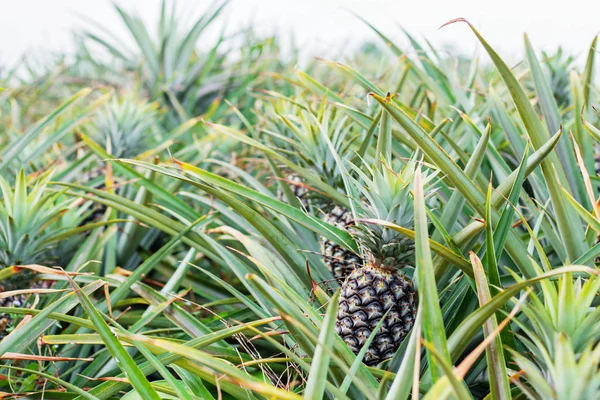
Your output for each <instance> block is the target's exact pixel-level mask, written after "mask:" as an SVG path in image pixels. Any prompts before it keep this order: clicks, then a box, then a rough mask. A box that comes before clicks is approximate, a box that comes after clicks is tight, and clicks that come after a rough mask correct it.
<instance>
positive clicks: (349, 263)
mask: <svg viewBox="0 0 600 400" xmlns="http://www.w3.org/2000/svg"><path fill="white" fill-rule="evenodd" d="M323 220H324V221H325V222H327V223H329V224H332V225H335V226H337V227H338V228H342V229H345V230H349V229H350V228H351V227H352V226H354V216H353V215H352V212H351V211H350V210H348V209H347V208H345V207H341V206H335V207H334V208H333V209H332V210H331V211H330V212H328V213H327V214H325V217H324V218H323ZM320 245H321V254H323V262H324V263H325V265H327V267H328V268H329V270H330V271H331V273H332V274H333V277H334V278H335V279H336V280H337V281H338V283H339V284H340V285H341V284H342V283H343V282H344V280H345V279H346V277H347V276H348V275H350V274H351V273H352V271H354V269H355V268H358V267H360V266H361V265H362V258H360V256H359V255H358V254H356V253H354V252H353V251H352V250H348V249H346V248H345V247H343V246H341V245H339V244H337V243H335V242H332V241H331V240H329V239H327V238H324V237H321V240H320Z"/></svg>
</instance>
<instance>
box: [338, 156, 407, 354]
mask: <svg viewBox="0 0 600 400" xmlns="http://www.w3.org/2000/svg"><path fill="white" fill-rule="evenodd" d="M366 169H367V170H368V172H367V173H364V172H362V171H360V170H358V169H357V168H356V170H357V173H358V175H359V177H360V179H361V180H362V183H361V184H358V182H356V183H357V184H358V185H357V186H358V187H359V188H360V191H361V195H362V196H363V197H364V198H365V201H364V203H363V204H360V205H359V206H358V207H356V216H357V217H358V218H357V220H358V221H359V222H358V223H357V224H356V226H355V227H353V228H352V231H353V233H354V235H355V236H356V238H357V239H358V240H359V243H360V244H361V246H362V248H363V253H364V254H363V261H362V263H360V266H359V267H358V268H355V269H354V270H353V271H352V272H351V273H350V274H349V275H348V276H347V277H346V279H345V281H344V283H343V284H342V289H341V294H340V307H339V311H338V314H337V323H336V331H337V333H338V334H339V335H340V336H341V337H342V338H343V340H344V342H346V344H347V345H348V346H349V347H350V348H351V349H352V351H353V352H354V353H358V352H359V351H360V349H361V348H362V346H363V345H364V344H365V343H366V341H367V339H368V338H369V336H370V335H371V334H372V332H373V330H374V329H375V327H376V326H377V325H378V324H379V322H380V321H381V320H382V319H383V322H382V325H381V328H380V329H379V331H378V332H376V333H375V336H374V339H373V341H372V342H371V345H370V347H369V349H368V350H367V353H366V355H365V358H364V362H365V363H366V364H367V365H377V364H379V363H380V362H381V361H383V360H385V359H388V358H391V357H392V356H393V355H394V353H395V352H396V350H397V349H398V347H399V345H400V343H401V342H402V340H403V339H404V338H405V337H406V335H407V334H408V333H409V332H410V330H411V329H412V327H413V324H414V322H415V317H416V297H417V292H416V290H415V288H414V287H413V284H412V282H411V279H410V278H408V277H407V276H406V275H405V274H404V273H403V272H402V270H403V269H405V268H406V267H409V266H411V265H413V263H414V242H413V241H412V240H411V239H409V238H406V237H405V236H403V235H401V234H400V233H398V232H396V231H394V230H392V229H390V228H388V227H384V226H381V225H378V224H370V223H367V222H360V221H361V220H365V219H378V220H384V221H387V222H390V223H393V224H396V225H399V226H402V227H405V228H408V229H413V226H414V212H413V210H414V206H413V199H412V194H411V184H412V177H413V175H414V171H415V162H414V160H411V161H410V162H409V163H408V164H407V165H406V166H405V167H404V168H403V169H402V171H401V172H400V173H399V174H396V173H395V172H394V171H392V169H391V166H389V165H388V164H387V163H380V164H379V165H378V166H376V167H373V168H371V167H366Z"/></svg>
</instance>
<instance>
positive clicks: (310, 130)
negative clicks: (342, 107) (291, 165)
mask: <svg viewBox="0 0 600 400" xmlns="http://www.w3.org/2000/svg"><path fill="white" fill-rule="evenodd" d="M326 100H327V99H326V97H325V98H324V99H323V101H322V102H321V106H320V107H319V109H318V110H317V111H312V110H309V109H308V108H306V107H301V106H299V105H294V106H293V110H288V109H287V107H285V106H281V105H280V106H279V107H278V106H275V111H274V112H275V113H276V114H277V116H278V119H279V120H280V121H282V122H283V123H284V124H285V128H284V127H281V126H277V127H273V128H272V130H276V131H278V132H282V133H284V134H285V136H287V137H285V138H284V137H283V136H284V135H281V133H275V132H271V131H269V130H266V131H265V133H267V134H269V135H270V136H271V137H272V138H274V139H276V140H277V143H278V144H280V145H282V146H283V148H282V150H283V151H285V152H286V153H289V154H290V156H291V157H293V158H295V160H296V163H297V164H298V165H301V166H303V167H305V168H308V169H310V170H312V171H313V172H314V173H315V174H316V175H317V176H319V177H320V178H321V179H322V180H323V181H324V182H326V183H327V184H329V185H330V186H332V187H334V188H342V187H343V180H342V169H341V168H340V166H339V160H340V159H341V160H344V159H348V158H350V152H351V150H352V144H353V143H354V140H353V137H352V135H351V133H352V128H353V126H354V125H353V124H351V123H349V120H348V118H347V117H346V116H344V115H343V114H342V113H338V112H336V109H335V108H334V107H333V106H331V105H330V104H329V103H327V102H326ZM287 111H289V112H287Z"/></svg>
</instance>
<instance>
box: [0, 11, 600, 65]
mask: <svg viewBox="0 0 600 400" xmlns="http://www.w3.org/2000/svg"><path fill="white" fill-rule="evenodd" d="M175 1H176V2H177V3H178V7H180V8H181V10H182V11H184V13H185V15H188V16H191V15H192V14H194V13H196V14H198V13H200V12H201V10H202V8H203V7H205V6H206V4H208V1H207V0H175ZM115 2H116V3H117V4H119V5H121V6H123V7H124V8H126V9H128V10H136V11H137V12H139V13H140V14H141V15H142V16H143V17H144V18H145V19H146V20H148V21H156V20H157V17H158V10H159V5H160V0H115ZM554 4H556V5H554ZM0 5H1V8H0V10H1V14H0V18H1V20H0V64H3V65H5V64H14V63H15V62H16V61H17V60H18V59H19V57H20V56H21V55H22V54H24V53H28V54H31V53H33V54H37V53H42V54H43V53H44V52H46V53H48V52H56V51H69V50H71V49H72V45H71V40H70V33H69V32H70V31H72V30H73V29H78V28H80V27H82V26H85V23H83V22H82V19H81V18H80V17H79V16H78V15H85V16H87V17H90V18H93V19H94V20H97V21H100V22H101V23H102V24H103V25H104V26H107V27H109V28H110V29H111V30H113V31H114V32H115V33H117V34H120V33H123V35H120V36H121V37H126V35H125V34H124V32H125V31H124V30H123V27H122V25H121V24H120V21H119V17H118V15H117V14H116V13H115V11H114V8H113V6H112V2H111V1H109V0H85V1H84V0H0ZM352 12H354V13H357V14H360V15H361V16H363V17H364V18H365V19H367V20H368V21H370V22H371V23H373V24H374V25H376V26H377V27H378V28H379V29H380V30H382V31H383V32H384V33H386V34H388V35H389V36H390V37H392V38H399V40H402V39H400V38H402V34H401V32H400V29H399V28H398V25H401V26H403V27H404V28H406V29H407V30H409V31H410V32H411V33H413V34H414V35H416V36H417V37H426V38H428V39H429V40H430V41H431V42H432V43H434V44H435V45H436V46H443V45H445V44H451V45H452V48H453V49H454V50H453V51H454V52H458V53H462V54H465V55H473V54H480V55H481V54H482V53H483V51H482V49H481V47H479V46H478V45H477V43H476V41H475V39H474V37H473V34H472V33H471V32H470V31H469V29H468V28H467V26H466V25H464V24H455V25H452V26H449V27H446V28H444V29H441V30H438V27H439V26H440V25H442V24H443V23H445V22H447V21H448V20H450V19H453V18H457V17H464V18H467V19H468V20H469V21H471V23H473V24H474V25H475V26H476V27H477V28H478V29H479V31H480V32H481V33H482V34H483V35H484V37H485V38H486V39H487V40H488V42H490V44H492V46H494V47H495V48H496V49H497V50H498V51H499V52H500V53H501V55H502V56H503V57H506V58H507V59H508V60H511V61H517V60H518V59H519V57H521V56H522V54H523V33H524V32H527V33H528V34H529V37H530V39H531V41H532V42H533V45H534V46H535V48H536V49H538V50H547V51H553V50H554V49H556V48H557V47H558V46H563V47H565V48H566V49H567V51H568V53H570V54H573V55H577V56H582V57H583V56H584V54H585V52H586V51H587V49H588V47H589V45H590V43H591V40H592V39H593V37H594V36H595V35H596V34H598V33H599V31H600V2H592V1H583V0H570V1H569V2H568V3H564V2H561V3H560V5H559V3H558V2H552V1H548V0H545V1H538V0H532V1H528V0H520V1H518V0H502V1H493V2H488V1H481V0H479V1H475V0H445V1H440V0H430V1H414V0H412V1H410V0H404V1H400V0H396V1H391V0H233V1H232V2H231V4H230V5H229V7H228V10H227V12H226V14H225V18H222V19H221V20H220V22H219V24H224V25H226V26H227V28H228V29H229V31H232V30H235V29H236V27H240V26H242V25H247V24H248V22H249V21H254V22H255V25H256V26H258V28H259V29H260V31H262V32H263V33H273V32H279V33H281V34H284V35H289V34H290V33H291V32H293V34H294V36H295V38H296V39H297V43H299V44H301V45H302V49H303V50H304V51H305V52H307V53H309V54H311V55H315V56H321V57H327V56H328V54H327V53H328V51H330V50H332V49H339V48H340V47H343V46H344V44H348V43H359V42H362V41H364V40H368V39H375V35H374V34H373V32H372V31H371V30H370V29H369V28H368V27H366V26H365V25H364V24H363V23H362V22H361V21H359V20H358V19H357V18H356V17H355V16H354V15H352ZM213 28H216V26H214V27H213ZM218 30H219V29H213V32H212V33H213V34H214V35H216V34H217V33H218ZM401 43H402V42H401Z"/></svg>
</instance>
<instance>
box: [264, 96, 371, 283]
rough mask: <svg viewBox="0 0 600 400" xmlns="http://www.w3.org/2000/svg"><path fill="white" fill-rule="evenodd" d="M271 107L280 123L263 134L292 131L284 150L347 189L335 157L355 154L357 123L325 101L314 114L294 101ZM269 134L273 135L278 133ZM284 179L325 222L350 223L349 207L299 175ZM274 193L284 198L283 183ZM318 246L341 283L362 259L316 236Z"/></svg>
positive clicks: (346, 225) (328, 181)
mask: <svg viewBox="0 0 600 400" xmlns="http://www.w3.org/2000/svg"><path fill="white" fill-rule="evenodd" d="M324 100H326V99H324ZM280 108H283V107H280ZM275 109H276V112H277V115H278V120H280V121H283V122H284V124H283V126H281V125H276V126H274V127H270V128H269V129H268V130H267V133H268V132H271V131H272V132H282V133H285V132H287V133H288V134H290V135H291V136H292V138H293V140H288V141H284V142H283V144H285V145H286V146H287V147H290V148H286V149H285V151H286V153H293V154H294V157H295V158H296V162H297V164H298V165H300V166H302V167H303V168H305V169H307V170H309V171H311V172H313V173H314V174H316V176H318V177H319V178H320V179H321V180H322V181H323V182H324V183H326V184H328V185H329V186H330V187H331V188H332V189H334V190H337V191H340V192H344V193H345V192H346V190H345V188H344V181H343V179H342V174H343V172H342V171H343V169H342V168H340V165H339V160H342V161H348V160H350V159H352V158H353V157H354V156H355V155H356V153H355V149H354V148H353V147H352V145H353V143H354V142H355V139H356V137H357V135H356V134H355V133H354V132H353V129H355V125H354V124H351V123H350V121H349V119H348V118H347V117H345V116H344V115H343V113H339V112H338V110H337V109H336V108H335V107H333V106H331V105H328V104H327V103H324V102H323V103H321V107H320V108H319V110H318V112H317V113H313V112H310V111H308V109H306V108H301V107H297V106H294V109H293V110H292V111H290V112H289V113H284V112H283V111H282V110H281V109H279V108H277V107H275ZM288 111H289V110H288ZM272 136H273V139H274V140H277V139H278V138H279V137H281V136H282V135H281V134H279V136H276V135H272ZM283 144H282V145H283ZM286 183H287V184H288V185H289V187H290V189H291V190H292V192H293V193H294V195H295V196H296V197H297V198H298V200H300V202H301V204H302V207H303V209H304V210H306V211H309V212H311V211H312V212H315V211H317V212H318V214H320V215H323V220H324V221H326V222H328V223H330V224H333V225H336V226H337V227H339V228H342V229H346V230H347V229H348V228H350V227H351V226H352V225H353V224H354V223H353V220H354V218H353V216H352V213H351V212H350V211H349V210H348V209H346V208H345V207H343V206H340V205H338V204H335V202H333V201H332V200H331V199H330V198H329V197H327V196H326V195H323V194H322V193H320V192H317V191H315V190H312V189H310V188H309V185H308V184H307V183H306V180H305V179H304V178H303V177H301V176H300V175H298V174H289V175H287V176H286V179H285V181H282V184H286ZM277 197H278V199H279V200H280V201H285V195H284V193H283V191H282V190H281V188H279V189H278V191H277ZM320 249H321V253H322V255H323V262H324V264H325V266H326V267H327V268H328V269H329V270H330V271H331V273H332V275H333V276H334V278H335V279H336V280H337V281H338V282H339V283H340V284H341V283H342V282H343V280H344V279H345V278H346V276H348V274H349V273H350V272H352V270H353V269H354V268H356V267H357V266H359V265H360V264H361V258H360V256H359V255H357V254H356V253H354V252H353V251H352V250H349V249H346V248H345V247H343V246H341V245H339V244H337V243H335V242H333V241H331V240H329V239H327V238H324V237H321V238H320Z"/></svg>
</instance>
